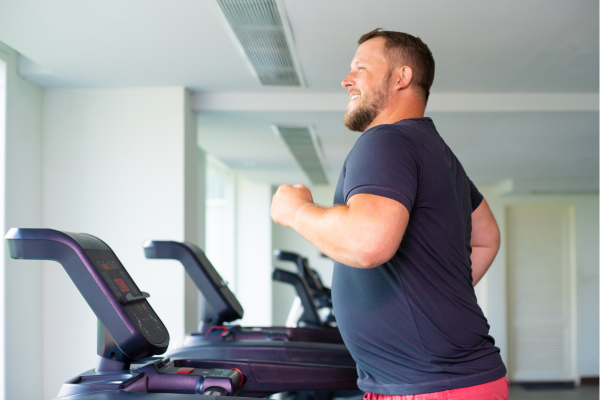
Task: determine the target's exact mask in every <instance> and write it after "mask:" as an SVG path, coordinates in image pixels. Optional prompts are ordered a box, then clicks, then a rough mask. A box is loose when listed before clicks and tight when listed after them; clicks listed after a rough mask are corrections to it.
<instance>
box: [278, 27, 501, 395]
mask: <svg viewBox="0 0 600 400" xmlns="http://www.w3.org/2000/svg"><path fill="white" fill-rule="evenodd" d="M358 44H359V47H358V50H357V51H356V54H355V56H354V59H353V60H352V63H351V65H350V73H349V74H348V76H346V78H345V79H344V80H343V81H342V86H344V88H346V89H347V90H348V95H349V96H350V103H349V104H348V111H347V113H346V116H345V119H344V124H345V125H346V127H348V128H349V129H350V130H353V131H358V132H364V133H363V134H362V135H361V136H360V137H359V139H358V140H357V142H356V144H355V145H354V147H353V148H352V150H351V151H350V153H349V154H348V157H347V158H346V161H345V163H344V167H343V168H342V172H341V174H340V178H339V181H338V184H337V188H336V191H335V197H334V204H335V205H334V206H333V207H330V208H327V207H323V206H320V205H317V204H314V202H313V199H312V195H311V193H310V190H309V189H308V188H306V187H305V186H303V185H300V184H298V185H295V186H293V187H292V186H290V185H281V186H280V187H279V189H278V190H277V192H276V193H275V195H274V196H273V203H272V206H271V216H272V218H273V220H274V221H275V222H276V223H278V224H281V225H283V226H287V227H291V228H293V229H295V230H296V231H297V232H298V233H300V234H301V235H302V236H303V237H304V238H306V239H307V240H308V241H309V242H311V243H312V244H313V245H315V246H316V247H317V248H318V249H319V250H321V251H322V252H323V253H325V254H327V255H328V256H330V257H331V258H332V259H334V260H335V267H334V273H333V284H332V296H333V306H334V309H335V315H336V319H337V323H338V326H339V328H340V332H341V334H342V337H343V339H344V343H345V344H346V346H347V347H348V349H349V350H350V352H351V354H352V357H353V358H354V359H355V360H356V365H357V369H358V376H359V379H358V386H359V388H360V389H362V390H363V391H365V392H367V394H366V395H365V399H366V400H386V399H387V398H388V397H390V396H391V397H394V399H403V398H405V399H408V398H410V399H423V400H424V399H445V400H451V399H461V400H465V399H477V400H488V399H489V400H492V399H493V400H496V399H498V400H499V399H507V398H508V381H507V380H506V377H505V375H506V368H505V366H504V364H503V362H502V359H501V358H500V354H499V353H500V350H499V349H498V348H497V347H495V346H494V339H493V338H492V337H491V336H490V335H489V325H488V324H487V321H486V319H485V317H484V315H483V313H482V311H481V309H480V308H479V306H478V304H477V299H476V297H475V291H474V288H473V286H474V285H475V284H476V283H477V282H478V281H479V280H480V279H481V278H482V276H483V275H484V274H485V272H486V271H487V269H488V268H489V266H490V265H491V263H492V261H493V259H494V257H495V256H496V253H497V252H498V249H499V247H500V233H499V230H498V225H497V224H496V220H495V219H494V216H493V215H492V212H491V211H490V208H489V206H488V204H487V202H486V201H485V199H484V198H483V196H482V195H481V194H480V193H479V191H478V190H477V188H476V187H475V186H474V185H473V183H472V182H471V181H470V180H469V178H468V177H467V175H466V173H465V171H464V169H463V167H462V165H461V164H460V162H459V161H458V159H457V158H456V157H455V155H454V154H453V153H452V151H451V150H450V148H448V146H447V145H446V144H445V143H444V141H443V140H442V138H441V137H440V135H439V134H438V132H437V130H436V128H435V126H434V124H433V121H432V120H431V119H430V118H425V117H423V114H424V112H425V105H426V103H427V99H428V97H429V89H430V87H431V84H432V83H433V76H434V68H435V64H434V60H433V56H432V54H431V52H430V50H429V48H428V47H427V45H426V44H425V43H423V42H422V41H421V39H419V38H417V37H414V36H412V35H409V34H406V33H401V32H391V31H382V30H380V29H376V30H374V31H372V32H369V33H367V34H365V35H363V36H362V37H361V38H360V40H359V41H358ZM415 395H417V396H415Z"/></svg>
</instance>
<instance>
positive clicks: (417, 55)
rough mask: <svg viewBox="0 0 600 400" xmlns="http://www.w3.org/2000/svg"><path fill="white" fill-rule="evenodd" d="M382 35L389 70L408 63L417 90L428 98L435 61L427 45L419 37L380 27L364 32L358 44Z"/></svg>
mask: <svg viewBox="0 0 600 400" xmlns="http://www.w3.org/2000/svg"><path fill="white" fill-rule="evenodd" d="M376 37H382V38H384V39H385V51H386V54H385V56H386V58H387V60H388V64H389V67H390V70H391V69H392V68H396V67H401V66H403V65H408V66H409V67H410V68H412V70H413V81H412V83H414V84H415V88H416V89H417V91H418V92H419V93H420V94H421V95H422V96H423V98H424V99H425V103H427V100H428V99H429V89H430V88H431V85H432V84H433V76H434V74H435V61H433V55H432V54H431V50H429V47H427V45H426V44H425V43H423V41H422V40H421V39H420V38H419V37H415V36H413V35H409V34H408V33H403V32H394V31H384V30H382V29H381V28H377V29H375V30H372V31H371V32H368V33H365V34H364V35H362V36H361V37H360V39H358V45H359V46H360V45H361V44H363V43H364V42H366V41H367V40H369V39H373V38H376Z"/></svg>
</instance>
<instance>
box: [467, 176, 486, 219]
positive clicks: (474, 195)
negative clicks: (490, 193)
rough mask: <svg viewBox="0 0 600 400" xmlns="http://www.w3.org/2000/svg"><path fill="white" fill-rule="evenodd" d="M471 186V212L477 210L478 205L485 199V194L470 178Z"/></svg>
mask: <svg viewBox="0 0 600 400" xmlns="http://www.w3.org/2000/svg"><path fill="white" fill-rule="evenodd" d="M469 187H470V188H471V212H473V211H475V210H477V207H479V205H480V204H481V202H482V201H483V195H482V194H481V193H480V192H479V190H477V187H476V186H475V185H474V184H473V182H472V181H471V180H470V179H469Z"/></svg>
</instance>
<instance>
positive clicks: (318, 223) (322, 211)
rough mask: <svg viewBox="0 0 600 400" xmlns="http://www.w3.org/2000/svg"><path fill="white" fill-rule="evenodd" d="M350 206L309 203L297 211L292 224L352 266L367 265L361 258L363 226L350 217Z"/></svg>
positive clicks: (315, 242)
mask: <svg viewBox="0 0 600 400" xmlns="http://www.w3.org/2000/svg"><path fill="white" fill-rule="evenodd" d="M348 213H349V209H348V207H347V206H343V205H338V206H333V207H329V208H326V207H323V206H320V205H317V204H314V203H312V204H306V205H304V206H302V207H301V208H300V209H299V210H298V211H297V213H296V218H295V221H294V225H293V226H292V228H293V229H294V230H295V231H296V232H298V233H299V234H300V235H302V236H303V237H304V238H305V239H306V240H308V241H309V242H310V243H311V244H312V245H314V246H315V247H316V248H318V249H319V250H320V251H321V252H323V253H325V254H327V255H328V256H329V257H331V258H332V259H334V260H336V261H338V262H341V263H343V264H346V265H348V266H351V267H356V268H364V267H365V263H364V262H361V257H360V254H357V253H358V252H360V247H361V246H360V240H361V237H362V235H360V234H359V233H358V232H359V229H357V227H356V226H353V225H355V224H353V223H352V221H351V218H349V215H348Z"/></svg>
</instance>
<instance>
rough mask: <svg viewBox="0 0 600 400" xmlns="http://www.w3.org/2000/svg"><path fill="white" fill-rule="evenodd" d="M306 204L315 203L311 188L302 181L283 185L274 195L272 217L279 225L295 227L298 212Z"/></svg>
mask: <svg viewBox="0 0 600 400" xmlns="http://www.w3.org/2000/svg"><path fill="white" fill-rule="evenodd" d="M306 204H313V198H312V194H311V193H310V189H308V188H307V187H306V186H304V185H302V184H300V183H298V184H296V185H294V186H290V185H287V184H285V185H281V186H279V188H278V189H277V192H275V194H274V195H273V203H271V218H273V221H275V223H277V224H279V225H283V226H286V227H288V228H293V226H294V221H295V219H296V213H297V212H298V210H299V209H300V208H302V206H304V205H306Z"/></svg>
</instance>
